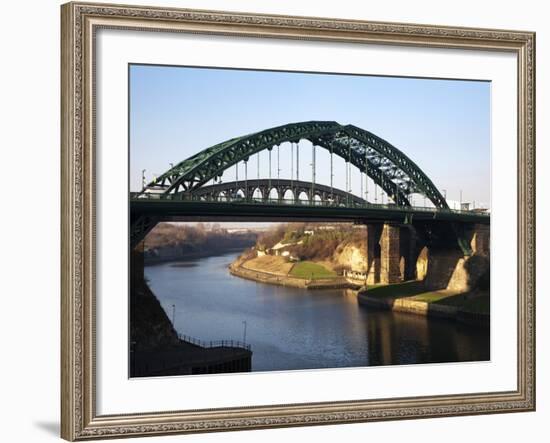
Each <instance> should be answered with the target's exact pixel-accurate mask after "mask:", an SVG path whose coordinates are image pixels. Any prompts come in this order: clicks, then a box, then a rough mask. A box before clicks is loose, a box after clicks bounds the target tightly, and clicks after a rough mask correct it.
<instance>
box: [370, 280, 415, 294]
mask: <svg viewBox="0 0 550 443" xmlns="http://www.w3.org/2000/svg"><path fill="white" fill-rule="evenodd" d="M424 291H425V288H424V284H423V283H422V282H421V281H416V280H415V281H406V282H403V283H393V284H390V285H385V284H375V285H368V286H367V295H368V296H370V297H382V298H399V297H412V296H413V295H417V294H420V293H421V292H424Z"/></svg>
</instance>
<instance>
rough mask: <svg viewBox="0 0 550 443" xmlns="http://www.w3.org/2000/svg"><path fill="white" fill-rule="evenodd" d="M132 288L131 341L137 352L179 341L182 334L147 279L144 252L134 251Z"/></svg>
mask: <svg viewBox="0 0 550 443" xmlns="http://www.w3.org/2000/svg"><path fill="white" fill-rule="evenodd" d="M131 272H132V278H131V282H132V283H131V287H130V341H131V342H132V343H133V346H134V349H135V350H137V351H148V350H152V349H157V348H159V347H163V346H166V345H172V344H176V343H178V341H179V340H178V334H177V332H176V330H175V329H174V327H173V326H172V322H170V320H169V319H168V316H167V315H166V312H164V309H162V306H161V305H160V302H159V301H158V299H157V297H155V294H153V292H152V291H151V290H150V289H149V287H148V286H147V283H146V282H145V279H144V278H143V254H142V253H141V252H139V251H133V253H132V266H131Z"/></svg>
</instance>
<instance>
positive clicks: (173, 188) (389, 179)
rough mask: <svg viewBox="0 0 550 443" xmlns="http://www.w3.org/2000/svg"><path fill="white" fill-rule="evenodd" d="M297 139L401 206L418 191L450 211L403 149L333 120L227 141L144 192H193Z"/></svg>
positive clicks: (176, 168)
mask: <svg viewBox="0 0 550 443" xmlns="http://www.w3.org/2000/svg"><path fill="white" fill-rule="evenodd" d="M300 140H309V141H310V142H311V143H313V144H314V145H315V146H319V147H322V148H324V149H326V150H328V151H330V152H331V153H333V154H335V155H337V156H339V157H341V158H343V159H344V160H346V161H349V162H350V163H351V164H353V165H354V166H355V167H357V168H358V169H359V170H360V171H361V172H363V173H366V174H367V175H368V176H369V177H370V178H371V179H372V180H373V181H374V182H375V183H376V184H377V185H378V186H380V187H381V188H382V189H383V190H384V192H385V193H386V194H388V195H390V196H393V197H394V201H396V203H397V204H398V205H400V206H410V201H409V195H410V194H413V193H421V194H423V195H425V196H426V197H427V198H428V199H429V200H430V201H431V202H432V204H433V205H434V206H435V207H436V208H440V209H447V208H448V206H447V203H446V201H445V199H444V197H443V196H442V195H441V193H440V192H439V190H438V189H437V188H436V186H435V185H434V184H433V182H432V181H431V180H430V178H429V177H428V176H427V175H426V174H425V173H424V172H423V171H422V170H421V169H420V168H419V167H418V166H417V165H416V164H415V163H414V162H413V161H412V160H411V159H410V158H409V157H407V156H406V155H405V154H404V153H403V152H402V151H400V150H399V149H397V148H396V147H395V146H393V145H392V144H390V143H389V142H387V141H386V140H384V139H382V138H381V137H379V136H377V135H375V134H373V133H371V132H369V131H366V130H364V129H361V128H359V127H357V126H354V125H341V124H339V123H337V122H334V121H309V122H301V123H289V124H286V125H282V126H278V127H274V128H270V129H265V130H263V131H260V132H256V133H253V134H249V135H245V136H241V137H236V138H233V139H230V140H227V141H225V142H222V143H219V144H217V145H214V146H212V147H210V148H207V149H204V150H203V151H200V152H198V153H197V154H195V155H193V156H191V157H189V158H188V159H186V160H183V161H181V162H180V163H178V164H176V165H175V166H174V167H172V168H170V169H169V170H168V171H166V172H165V173H164V174H162V175H160V176H159V177H158V178H157V179H155V180H154V181H152V182H150V183H149V184H147V186H146V187H145V189H144V190H143V192H156V193H159V192H160V193H161V194H177V193H186V194H196V193H197V192H198V191H199V190H200V189H201V188H202V187H204V186H205V185H206V183H207V182H208V181H210V180H212V179H216V178H219V177H221V176H222V175H223V172H224V171H225V170H226V169H228V168H230V167H231V166H234V165H235V164H237V163H239V162H242V161H245V162H247V161H248V160H249V158H250V157H251V156H252V155H254V154H256V153H258V152H261V151H264V150H272V149H273V148H274V147H276V146H279V145H281V144H282V143H285V142H290V143H298V142H299V141H300Z"/></svg>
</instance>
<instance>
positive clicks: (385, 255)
mask: <svg viewBox="0 0 550 443" xmlns="http://www.w3.org/2000/svg"><path fill="white" fill-rule="evenodd" d="M399 246H400V241H399V227H398V226H393V225H390V224H388V223H385V224H384V227H383V228H382V235H381V236H380V265H381V266H380V283H386V284H389V283H397V282H399V281H401V269H400V259H401V254H400V247H399Z"/></svg>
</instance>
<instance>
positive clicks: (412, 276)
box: [365, 223, 490, 291]
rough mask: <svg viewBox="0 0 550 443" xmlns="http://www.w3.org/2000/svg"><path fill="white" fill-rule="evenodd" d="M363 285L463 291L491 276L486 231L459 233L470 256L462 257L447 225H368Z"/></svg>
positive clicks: (477, 226) (479, 227)
mask: <svg viewBox="0 0 550 443" xmlns="http://www.w3.org/2000/svg"><path fill="white" fill-rule="evenodd" d="M366 226H367V235H366V241H365V243H366V245H365V246H366V247H365V249H366V270H365V273H366V283H367V285H372V284H378V283H382V284H391V283H399V282H402V281H406V280H423V281H424V282H425V285H426V287H427V289H450V290H456V291H467V290H471V289H472V288H474V287H476V286H477V284H478V282H479V280H480V279H482V278H487V273H488V272H489V237H490V227H489V225H483V224H472V225H469V226H467V227H466V228H464V229H463V230H462V231H461V233H462V235H463V238H465V239H466V241H467V242H468V243H469V244H470V246H471V250H472V254H471V255H470V256H465V255H464V252H463V251H462V249H461V248H460V247H459V245H458V241H457V233H456V232H457V231H456V230H454V229H453V228H452V226H450V225H449V224H446V225H442V226H434V225H429V224H428V225H417V226H413V225H400V224H392V223H367V225H366Z"/></svg>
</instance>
